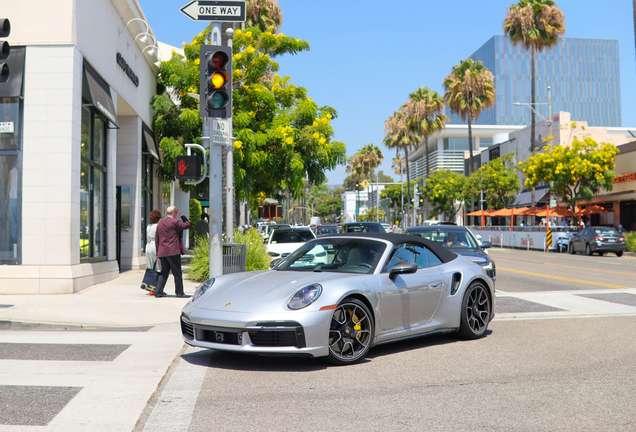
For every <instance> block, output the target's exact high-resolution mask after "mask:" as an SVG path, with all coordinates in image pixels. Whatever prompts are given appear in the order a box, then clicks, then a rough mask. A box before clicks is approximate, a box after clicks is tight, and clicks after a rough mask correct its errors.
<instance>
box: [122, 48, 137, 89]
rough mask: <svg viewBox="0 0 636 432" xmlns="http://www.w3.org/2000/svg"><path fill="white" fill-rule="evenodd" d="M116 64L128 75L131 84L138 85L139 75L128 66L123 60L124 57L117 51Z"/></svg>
mask: <svg viewBox="0 0 636 432" xmlns="http://www.w3.org/2000/svg"><path fill="white" fill-rule="evenodd" d="M117 64H118V65H119V67H121V68H122V69H123V70H124V72H126V75H128V78H130V80H131V81H132V82H133V84H135V86H136V87H139V77H138V76H137V74H136V73H135V72H134V71H133V70H132V68H131V67H130V66H128V63H126V60H124V57H123V56H122V55H121V54H120V53H117Z"/></svg>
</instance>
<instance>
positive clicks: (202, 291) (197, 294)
mask: <svg viewBox="0 0 636 432" xmlns="http://www.w3.org/2000/svg"><path fill="white" fill-rule="evenodd" d="M212 284H214V278H212V279H208V280H206V281H205V282H203V283H202V284H201V285H199V288H197V290H196V291H195V292H194V295H193V296H192V301H193V302H194V301H196V300H197V299H198V298H199V297H201V296H202V295H203V294H205V292H206V291H207V290H208V289H209V288H210V287H211V286H212Z"/></svg>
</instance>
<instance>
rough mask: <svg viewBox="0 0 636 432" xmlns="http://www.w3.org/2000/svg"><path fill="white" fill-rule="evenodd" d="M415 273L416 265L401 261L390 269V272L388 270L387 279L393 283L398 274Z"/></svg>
mask: <svg viewBox="0 0 636 432" xmlns="http://www.w3.org/2000/svg"><path fill="white" fill-rule="evenodd" d="M416 271H417V265H416V264H414V263H411V262H406V261H402V262H399V263H397V264H396V265H394V266H393V267H391V270H389V279H391V280H392V281H394V280H395V278H396V277H397V275H399V274H407V273H415V272H416Z"/></svg>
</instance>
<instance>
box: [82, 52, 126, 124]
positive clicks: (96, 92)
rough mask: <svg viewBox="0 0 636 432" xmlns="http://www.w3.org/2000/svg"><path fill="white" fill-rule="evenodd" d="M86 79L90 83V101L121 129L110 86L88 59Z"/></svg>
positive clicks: (85, 64) (85, 65) (85, 63)
mask: <svg viewBox="0 0 636 432" xmlns="http://www.w3.org/2000/svg"><path fill="white" fill-rule="evenodd" d="M84 79H85V80H86V84H88V86H87V87H88V90H89V92H90V95H88V96H89V97H90V103H91V104H92V105H93V106H94V107H95V108H96V109H97V110H98V111H99V112H100V113H102V114H103V115H104V116H105V117H106V118H107V119H108V120H109V121H110V122H111V123H112V124H114V125H115V127H116V128H117V129H119V124H118V123H117V112H116V111H115V104H114V103H113V98H112V97H111V96H110V88H109V87H108V84H106V81H104V80H103V79H102V77H100V76H99V74H98V73H97V72H95V69H93V68H92V66H91V65H89V64H88V63H87V62H86V60H84Z"/></svg>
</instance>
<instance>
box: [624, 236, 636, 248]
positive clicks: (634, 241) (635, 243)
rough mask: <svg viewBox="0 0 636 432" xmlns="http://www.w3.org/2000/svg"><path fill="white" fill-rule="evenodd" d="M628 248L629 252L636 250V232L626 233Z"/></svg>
mask: <svg viewBox="0 0 636 432" xmlns="http://www.w3.org/2000/svg"><path fill="white" fill-rule="evenodd" d="M625 242H626V243H627V245H626V249H627V251H629V252H636V232H634V231H632V232H628V233H626V234H625Z"/></svg>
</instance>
